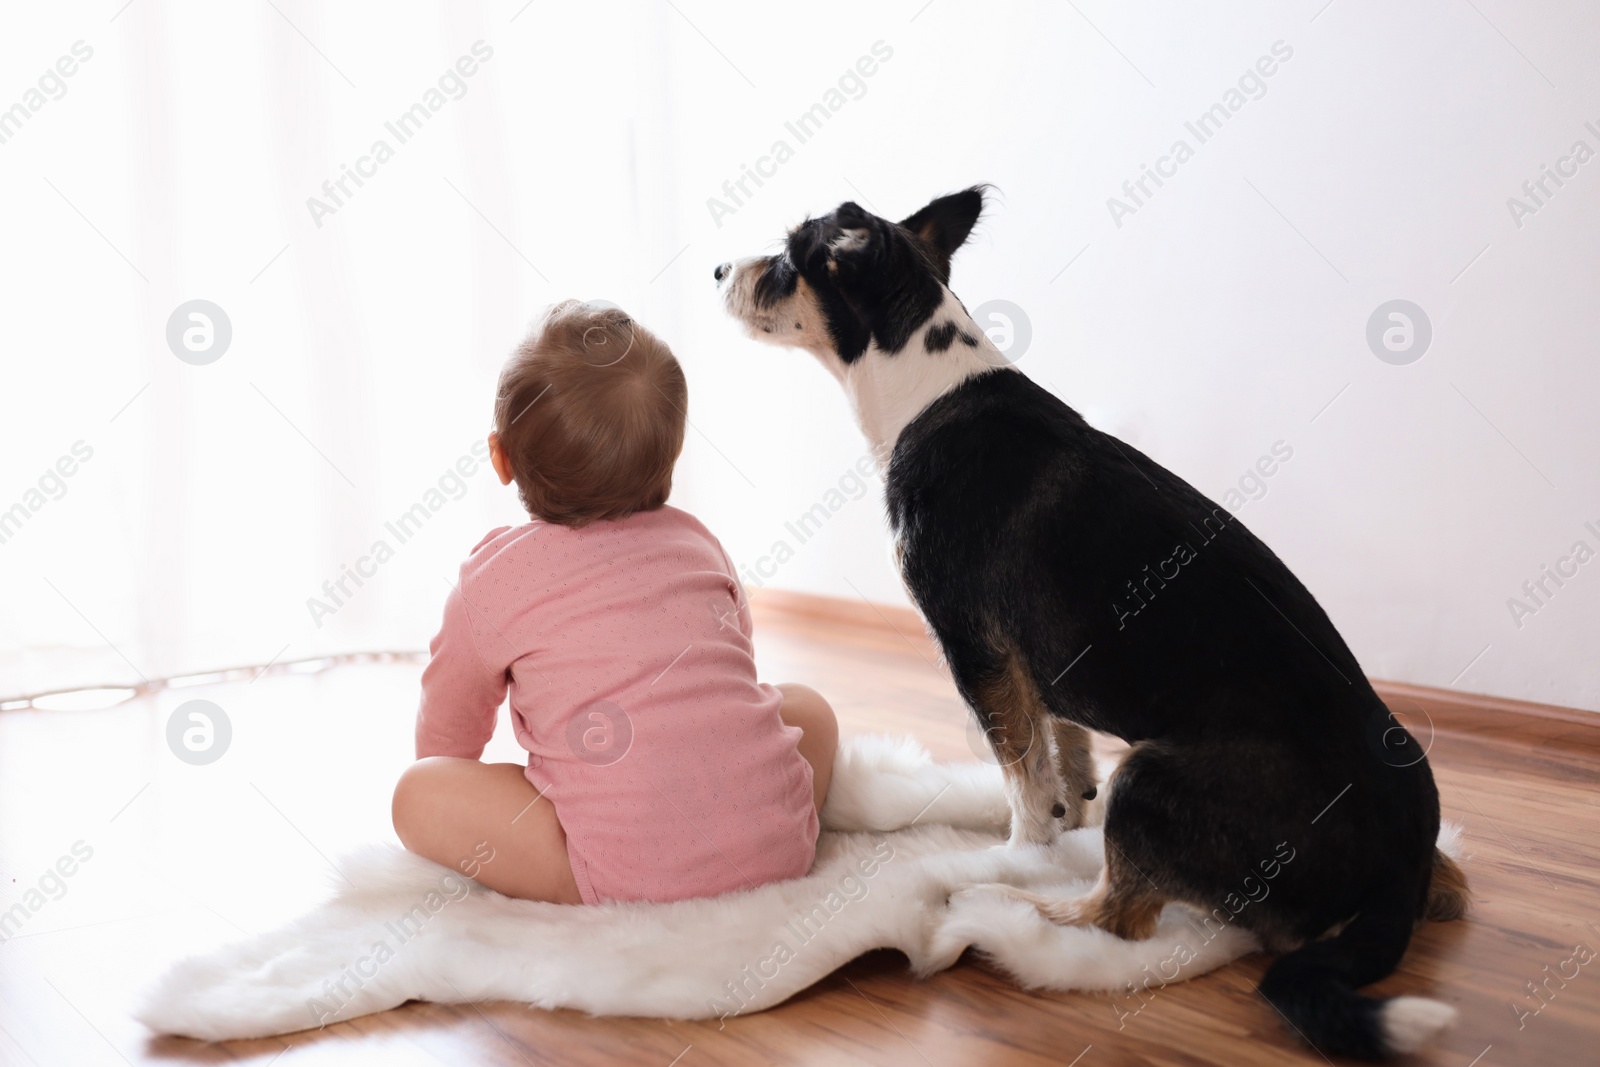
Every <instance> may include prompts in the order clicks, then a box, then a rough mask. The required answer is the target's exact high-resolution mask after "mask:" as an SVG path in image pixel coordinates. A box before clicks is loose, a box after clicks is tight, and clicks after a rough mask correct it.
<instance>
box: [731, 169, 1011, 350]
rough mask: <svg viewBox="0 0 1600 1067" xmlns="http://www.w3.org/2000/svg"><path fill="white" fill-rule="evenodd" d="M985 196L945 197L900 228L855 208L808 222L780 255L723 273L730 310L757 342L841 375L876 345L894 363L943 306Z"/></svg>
mask: <svg viewBox="0 0 1600 1067" xmlns="http://www.w3.org/2000/svg"><path fill="white" fill-rule="evenodd" d="M984 190H985V187H984V186H974V187H973V188H971V189H965V190H963V191H961V192H959V193H952V194H951V195H949V196H941V197H940V198H939V199H937V200H935V201H933V202H932V203H930V204H928V206H926V207H924V208H923V209H922V210H921V211H918V212H917V213H916V214H914V215H911V216H910V217H909V218H905V219H902V220H901V221H900V222H890V221H889V220H888V219H884V218H879V217H878V216H877V215H874V214H872V213H871V212H869V211H867V210H865V209H864V208H862V207H861V206H860V205H858V204H856V203H854V202H850V201H847V202H845V203H843V204H840V205H839V206H838V208H836V209H835V210H834V211H833V212H831V213H830V214H827V215H824V216H822V217H821V218H813V219H807V220H806V221H805V222H803V223H801V224H800V225H799V226H797V227H795V228H794V229H793V230H792V231H790V233H789V236H788V239H787V240H786V241H785V242H784V247H783V251H781V252H779V253H777V254H776V255H771V256H754V257H751V258H750V259H745V260H740V261H739V262H738V263H724V264H722V265H721V266H719V267H717V269H716V271H715V272H714V274H715V277H716V280H717V283H718V284H719V285H721V286H722V288H723V299H724V302H725V303H726V305H727V309H728V312H729V314H731V315H732V316H733V317H734V318H736V319H738V320H739V321H740V322H742V323H744V325H745V328H746V329H747V330H748V331H749V332H750V336H752V337H754V338H755V339H756V340H758V341H766V342H769V343H771V344H779V345H791V346H794V347H796V348H804V349H807V350H809V351H811V352H813V353H815V354H816V355H817V356H819V357H821V358H822V359H823V361H824V362H825V363H832V364H833V366H834V369H836V370H840V369H842V368H843V367H845V366H848V365H849V364H851V363H854V362H855V361H856V360H858V359H860V358H861V357H862V355H864V354H865V353H866V351H867V350H868V348H869V347H872V346H876V347H877V348H878V349H880V350H881V351H883V352H884V353H886V354H889V355H892V354H894V353H896V352H898V351H900V350H901V349H902V348H904V347H905V345H906V342H907V341H908V340H909V339H910V338H911V337H912V336H913V335H914V334H915V333H916V331H917V330H918V329H919V328H920V327H921V326H922V325H923V324H924V323H926V322H927V321H928V320H929V319H930V318H932V317H933V314H934V312H935V311H937V310H938V308H939V305H940V304H942V303H943V302H944V300H945V297H946V295H947V294H948V292H949V290H948V289H947V288H946V286H947V285H948V283H949V281H950V259H951V257H952V256H953V255H955V252H956V249H958V248H960V247H961V245H962V244H963V243H964V242H965V241H966V239H967V235H968V234H970V233H971V232H972V227H973V225H974V224H975V223H976V222H977V221H978V216H979V215H980V214H981V213H982V211H983V198H984Z"/></svg>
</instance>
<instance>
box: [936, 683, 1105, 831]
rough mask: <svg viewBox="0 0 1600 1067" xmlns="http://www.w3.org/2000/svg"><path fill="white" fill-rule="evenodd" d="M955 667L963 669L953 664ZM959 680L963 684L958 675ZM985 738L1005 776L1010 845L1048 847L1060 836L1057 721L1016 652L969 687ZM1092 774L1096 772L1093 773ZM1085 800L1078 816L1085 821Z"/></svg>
mask: <svg viewBox="0 0 1600 1067" xmlns="http://www.w3.org/2000/svg"><path fill="white" fill-rule="evenodd" d="M951 666H952V668H953V669H955V670H957V671H959V669H960V668H959V667H957V665H956V664H955V662H954V661H952V663H951ZM957 680H958V682H959V681H960V680H961V679H960V677H959V675H958V678H957ZM964 688H965V690H966V692H967V694H968V697H969V699H970V700H971V701H972V703H973V706H974V710H975V712H976V714H977V716H978V722H979V723H980V724H981V725H982V726H983V730H984V735H985V736H986V737H987V738H988V740H989V745H990V747H991V748H992V749H993V750H994V754H995V758H996V759H997V760H998V761H999V763H1000V768H1001V770H1002V771H1003V772H1004V774H1005V781H1006V796H1007V799H1008V800H1009V801H1010V802H1011V844H1013V845H1022V844H1030V845H1043V844H1049V843H1051V842H1053V841H1054V840H1055V839H1056V838H1057V837H1058V836H1059V835H1060V832H1061V823H1060V821H1059V820H1060V818H1061V815H1062V814H1065V809H1064V808H1063V805H1062V804H1061V773H1060V770H1059V768H1058V767H1057V765H1056V762H1055V758H1054V751H1053V750H1054V747H1055V746H1054V745H1053V744H1052V742H1051V737H1050V730H1051V723H1052V721H1053V719H1052V717H1051V715H1050V713H1049V712H1048V711H1046V710H1045V707H1044V702H1043V701H1042V700H1040V699H1039V691H1038V689H1037V688H1035V686H1034V684H1033V681H1032V680H1031V679H1030V678H1029V677H1028V674H1027V672H1026V671H1025V670H1024V669H1023V666H1022V663H1021V662H1020V660H1019V659H1018V657H1017V655H1016V654H1015V653H1014V652H1008V653H1006V654H1004V655H1003V656H1002V658H1001V659H1000V661H999V663H998V664H997V665H995V666H994V667H993V668H991V669H990V670H989V671H987V672H985V673H984V674H983V675H982V676H981V677H980V678H979V679H978V680H977V681H976V682H975V683H974V684H971V685H969V686H964ZM1091 773H1092V772H1091ZM1081 804H1082V801H1081V799H1080V808H1079V809H1078V817H1079V818H1080V820H1081V818H1082V808H1081Z"/></svg>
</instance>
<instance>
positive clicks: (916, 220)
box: [900, 185, 989, 282]
mask: <svg viewBox="0 0 1600 1067" xmlns="http://www.w3.org/2000/svg"><path fill="white" fill-rule="evenodd" d="M988 188H989V187H988V186H986V185H974V186H973V187H972V188H970V189H963V190H961V191H960V192H959V193H951V194H950V195H949V196H941V197H939V198H938V199H937V200H934V201H932V202H931V203H929V204H928V205H927V206H926V207H924V208H923V209H922V210H921V211H918V212H917V213H916V214H914V215H910V216H908V217H907V218H905V219H903V220H902V221H901V223H900V225H901V226H904V227H905V228H906V229H908V230H910V231H911V232H912V234H914V235H915V236H916V238H917V239H918V240H920V241H921V242H922V244H923V247H924V248H925V249H927V252H928V255H929V256H930V258H932V260H933V265H934V267H935V269H937V270H938V272H939V280H940V281H942V282H948V281H949V280H950V260H951V258H952V257H953V256H954V255H955V254H956V249H958V248H960V247H961V246H962V245H963V244H965V243H966V241H967V237H968V235H970V234H971V233H972V227H973V226H975V225H977V222H978V216H980V215H982V214H983V194H984V192H985V190H987V189H988Z"/></svg>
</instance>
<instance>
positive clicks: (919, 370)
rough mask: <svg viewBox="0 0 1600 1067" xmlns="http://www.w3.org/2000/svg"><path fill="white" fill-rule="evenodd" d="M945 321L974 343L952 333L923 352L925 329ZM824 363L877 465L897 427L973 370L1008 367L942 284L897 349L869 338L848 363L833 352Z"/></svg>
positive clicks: (897, 435) (881, 463)
mask: <svg viewBox="0 0 1600 1067" xmlns="http://www.w3.org/2000/svg"><path fill="white" fill-rule="evenodd" d="M946 322H954V323H955V324H956V326H957V327H958V328H959V329H960V330H962V331H964V332H965V333H966V334H967V335H968V336H970V337H974V338H976V339H977V341H978V344H977V347H973V346H971V345H968V344H966V343H965V342H963V341H962V340H961V339H960V338H959V337H958V338H957V339H956V340H955V341H954V342H953V343H952V344H951V345H950V347H949V348H947V349H945V350H944V351H943V352H929V351H928V349H927V344H926V341H927V335H928V330H929V329H930V328H931V327H935V326H939V325H941V324H943V323H946ZM824 363H831V364H832V366H830V367H829V369H830V370H832V371H833V372H834V374H835V375H837V376H838V378H839V380H840V381H841V382H842V383H843V384H844V388H845V392H846V393H847V394H848V395H849V397H850V407H851V409H852V410H853V411H854V412H855V416H856V423H857V424H858V425H859V426H860V427H861V432H862V433H864V434H866V436H867V440H868V441H869V442H871V444H872V453H873V455H874V456H875V457H876V459H877V461H878V467H879V469H880V470H881V469H883V468H885V467H887V466H888V465H889V456H890V454H891V453H892V452H893V451H894V444H895V442H896V441H898V440H899V439H900V434H901V431H903V430H904V429H905V428H906V426H908V425H909V424H910V423H911V420H912V419H915V418H916V417H917V416H918V415H920V414H922V412H923V411H924V410H925V409H926V408H927V407H928V405H929V404H932V403H933V402H934V401H935V400H938V399H939V398H940V397H941V396H944V395H945V394H946V393H948V392H949V391H950V390H952V389H954V388H955V387H956V386H958V385H960V384H961V383H962V382H964V381H966V380H967V379H968V378H971V377H973V376H974V375H977V374H983V373H985V372H987V371H992V370H995V369H996V368H1006V369H1009V367H1010V364H1008V363H1007V361H1006V358H1005V356H1003V355H1002V354H1001V353H1000V350H999V349H998V348H996V347H995V345H994V342H993V341H990V340H989V338H988V336H987V335H986V334H985V333H984V332H983V331H982V330H981V329H979V328H978V324H977V323H975V322H973V321H972V317H971V316H970V315H968V314H967V312H966V309H965V308H963V307H962V306H961V301H959V300H957V299H956V297H955V294H954V293H952V292H950V290H948V289H946V290H945V291H944V302H943V303H941V304H940V305H939V310H938V311H935V312H934V313H933V317H932V318H930V319H929V320H928V321H927V322H925V323H923V324H922V325H921V326H919V327H918V328H917V332H916V333H915V334H914V335H913V336H912V338H911V340H910V341H908V342H907V343H906V346H905V347H904V348H902V349H901V350H900V351H899V352H896V353H894V354H893V355H890V354H888V353H886V352H884V351H883V350H882V349H881V348H879V347H878V346H877V344H876V343H873V344H871V345H869V346H867V350H866V352H864V353H863V354H862V356H861V358H860V359H858V360H856V361H855V362H853V363H850V364H847V365H840V364H839V361H838V359H837V357H834V358H832V359H825V360H824Z"/></svg>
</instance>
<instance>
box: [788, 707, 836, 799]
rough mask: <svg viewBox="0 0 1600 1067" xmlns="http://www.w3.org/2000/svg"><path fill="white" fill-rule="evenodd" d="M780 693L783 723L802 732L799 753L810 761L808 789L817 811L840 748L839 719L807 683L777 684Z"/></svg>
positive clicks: (826, 796)
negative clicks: (796, 727)
mask: <svg viewBox="0 0 1600 1067" xmlns="http://www.w3.org/2000/svg"><path fill="white" fill-rule="evenodd" d="M777 689H778V692H780V693H782V694H783V710H782V711H781V712H779V714H781V715H782V716H783V721H784V723H785V725H788V726H798V727H800V729H801V730H802V731H803V736H802V737H801V738H800V755H802V756H804V757H805V761H806V762H807V763H809V764H811V792H812V799H813V800H815V801H816V805H817V811H819V812H820V811H822V804H823V802H824V801H825V800H827V799H828V783H829V782H830V781H832V780H833V757H834V754H835V753H836V752H837V751H838V750H839V720H838V719H836V718H834V715H833V708H832V707H831V706H830V705H829V704H828V702H827V701H826V700H824V699H823V697H822V694H821V693H819V692H817V691H816V690H815V689H812V688H811V687H810V686H808V685H794V684H790V685H780V686H778V687H777Z"/></svg>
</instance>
